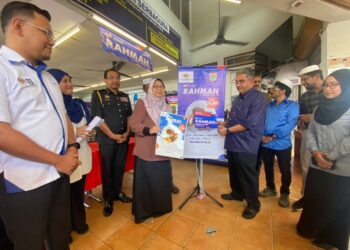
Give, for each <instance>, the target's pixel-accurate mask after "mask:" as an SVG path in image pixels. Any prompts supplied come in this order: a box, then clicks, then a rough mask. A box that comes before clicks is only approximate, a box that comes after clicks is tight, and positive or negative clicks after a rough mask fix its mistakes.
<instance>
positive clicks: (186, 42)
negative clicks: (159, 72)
mask: <svg viewBox="0 0 350 250" xmlns="http://www.w3.org/2000/svg"><path fill="white" fill-rule="evenodd" d="M147 2H148V3H149V4H150V6H152V8H153V9H154V10H155V11H156V12H157V13H158V14H159V15H160V16H161V17H162V18H163V19H164V20H166V22H167V23H168V24H169V25H170V26H171V27H172V28H173V29H174V30H175V31H176V32H177V33H178V34H179V35H180V36H181V52H182V64H183V65H192V64H193V57H192V52H191V51H189V50H188V48H191V46H192V38H191V33H190V31H189V30H188V29H187V28H186V27H185V26H184V25H183V24H182V22H181V21H180V20H179V19H178V18H177V17H176V16H175V14H174V13H173V12H171V10H170V9H169V8H168V6H166V5H165V4H164V3H163V1H160V0H147Z"/></svg>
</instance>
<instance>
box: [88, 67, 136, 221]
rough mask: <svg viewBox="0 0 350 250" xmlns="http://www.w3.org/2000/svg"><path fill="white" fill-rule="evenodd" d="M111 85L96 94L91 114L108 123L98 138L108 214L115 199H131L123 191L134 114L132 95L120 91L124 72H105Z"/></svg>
mask: <svg viewBox="0 0 350 250" xmlns="http://www.w3.org/2000/svg"><path fill="white" fill-rule="evenodd" d="M104 82H105V83H106V86H107V88H106V89H103V90H97V91H94V92H93V93H92V98H91V115H92V117H94V116H100V117H102V118H103V119H104V123H102V124H101V125H100V127H99V128H98V129H97V135H96V140H97V141H98V143H99V144H100V152H101V157H102V190H103V198H104V201H105V205H104V208H103V214H104V216H106V217H107V216H110V215H111V214H112V212H113V200H121V201H122V202H131V201H132V200H131V198H129V197H127V196H126V195H125V194H124V193H123V192H122V182H123V176H124V168H125V162H126V158H127V153H128V138H129V134H130V128H129V124H128V118H129V116H130V115H131V113H132V109H131V104H130V100H129V96H128V95H127V94H126V93H123V92H121V91H119V87H120V75H119V73H118V71H116V70H114V69H107V70H106V71H105V72H104Z"/></svg>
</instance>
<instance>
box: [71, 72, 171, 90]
mask: <svg viewBox="0 0 350 250" xmlns="http://www.w3.org/2000/svg"><path fill="white" fill-rule="evenodd" d="M167 71H169V69H168V68H163V69H160V70H157V71H153V72H150V73H145V74H141V75H134V76H132V78H127V77H125V78H122V79H121V80H120V81H121V82H126V81H129V80H134V79H137V78H140V77H144V76H150V75H156V74H160V73H163V72H167ZM102 85H105V83H95V84H93V85H91V86H89V87H77V88H75V89H74V90H73V92H80V91H84V90H87V89H92V88H96V87H99V86H102Z"/></svg>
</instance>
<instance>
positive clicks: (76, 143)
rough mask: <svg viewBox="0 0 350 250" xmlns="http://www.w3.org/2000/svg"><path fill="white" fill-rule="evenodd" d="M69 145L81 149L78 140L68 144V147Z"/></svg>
mask: <svg viewBox="0 0 350 250" xmlns="http://www.w3.org/2000/svg"><path fill="white" fill-rule="evenodd" d="M69 147H75V148H76V149H80V144H79V143H78V142H75V143H71V144H68V145H67V148H69Z"/></svg>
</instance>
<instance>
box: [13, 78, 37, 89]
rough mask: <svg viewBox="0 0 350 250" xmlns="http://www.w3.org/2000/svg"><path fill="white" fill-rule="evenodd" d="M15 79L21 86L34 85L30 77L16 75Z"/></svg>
mask: <svg viewBox="0 0 350 250" xmlns="http://www.w3.org/2000/svg"><path fill="white" fill-rule="evenodd" d="M17 80H18V83H19V85H20V86H21V87H30V86H34V85H35V83H34V81H33V80H32V79H30V78H27V79H23V78H21V77H18V78H17Z"/></svg>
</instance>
